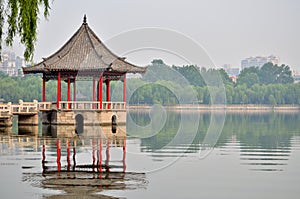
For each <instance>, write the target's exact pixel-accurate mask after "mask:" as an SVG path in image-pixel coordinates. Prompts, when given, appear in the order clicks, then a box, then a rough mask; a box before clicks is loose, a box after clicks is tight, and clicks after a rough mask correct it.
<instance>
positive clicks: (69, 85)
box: [68, 76, 71, 109]
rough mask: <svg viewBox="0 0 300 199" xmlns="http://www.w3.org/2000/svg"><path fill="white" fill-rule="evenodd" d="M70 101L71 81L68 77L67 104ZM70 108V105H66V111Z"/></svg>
mask: <svg viewBox="0 0 300 199" xmlns="http://www.w3.org/2000/svg"><path fill="white" fill-rule="evenodd" d="M70 101H71V79H70V76H69V77H68V102H70ZM70 108H71V104H70V103H68V109H70Z"/></svg>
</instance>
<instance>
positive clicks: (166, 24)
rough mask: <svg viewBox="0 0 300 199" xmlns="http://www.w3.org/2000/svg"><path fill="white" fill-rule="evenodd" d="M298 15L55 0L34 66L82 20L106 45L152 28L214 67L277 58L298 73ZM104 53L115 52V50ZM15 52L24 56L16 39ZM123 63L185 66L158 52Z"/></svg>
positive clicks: (222, 4) (252, 5) (262, 8)
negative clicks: (192, 46) (183, 41)
mask: <svg viewBox="0 0 300 199" xmlns="http://www.w3.org/2000/svg"><path fill="white" fill-rule="evenodd" d="M299 9H300V2H299V1H297V0H286V1H283V0H262V1H258V0H252V1H249V0H242V1H241V0H211V1H204V0H200V1H196V0H186V1H172V0H163V1H158V0H144V1H139V0H124V1H119V0H112V1H104V0H102V1H96V0H88V1H71V0H64V1H58V0H56V1H53V3H52V4H51V10H50V16H49V20H45V19H44V18H43V17H42V16H40V21H39V25H38V41H37V44H36V49H35V53H34V62H39V61H41V60H42V58H43V57H48V56H50V55H51V54H53V53H54V52H55V51H57V50H58V49H59V48H60V47H62V45H63V44H65V43H66V42H67V40H68V39H69V38H70V36H71V35H73V34H74V32H75V31H77V29H78V28H79V27H80V25H81V23H82V19H83V16H84V14H86V15H87V20H88V24H89V26H90V27H91V28H92V29H93V30H94V32H95V33H96V34H97V35H98V36H99V37H100V39H101V40H102V41H103V42H104V43H106V41H108V43H110V40H111V39H112V38H114V37H115V36H116V35H119V34H122V33H124V32H128V31H131V30H136V29H143V28H149V27H155V28H157V29H163V30H171V31H173V32H175V33H178V34H181V35H184V36H186V37H187V38H190V39H191V40H192V41H194V42H195V43H197V44H198V45H199V46H200V47H201V48H203V49H204V50H203V52H206V53H207V56H208V57H209V58H210V59H211V60H212V62H213V63H214V64H215V65H216V66H218V67H220V66H223V65H224V64H231V65H232V66H234V67H240V66H241V60H243V59H245V58H247V57H250V56H254V57H255V56H269V55H276V56H278V57H280V63H282V64H287V65H289V66H290V67H291V68H292V69H293V70H298V71H299V70H300V58H299V55H298V54H299V52H300V39H299V38H298V37H299V35H300V27H299V25H298V24H299V21H300V12H298V10H299ZM41 13H42V12H41ZM137 37H138V35H137ZM157 39H158V40H159V39H160V38H157ZM131 40H132V42H134V39H131ZM125 44H126V42H125V43H124V45H125ZM120 45H123V43H120ZM178 46H179V47H180V45H178ZM141 47H143V46H141ZM108 48H110V49H111V50H112V51H113V52H115V49H114V45H112V46H110V45H108ZM122 48H126V46H123V47H122ZM13 50H14V51H15V52H16V53H17V54H22V50H23V48H22V46H20V45H19V44H18V40H17V39H16V41H15V45H14V47H13ZM129 50H132V49H129ZM116 51H117V52H118V50H116ZM117 54H118V53H117ZM149 54H151V56H149ZM118 55H120V56H122V54H118ZM152 55H153V56H152ZM160 55H161V56H162V57H159V56H160ZM126 57H127V59H129V60H130V61H131V62H133V63H136V64H138V65H145V64H150V62H151V61H152V59H156V58H162V59H163V60H164V61H165V59H164V58H166V63H167V64H170V65H172V64H174V65H181V64H186V63H185V62H184V61H180V60H178V59H176V58H174V57H172V56H168V55H167V56H165V53H161V52H150V51H147V52H142V53H127V54H126ZM192 64H194V63H192ZM196 64H197V63H196Z"/></svg>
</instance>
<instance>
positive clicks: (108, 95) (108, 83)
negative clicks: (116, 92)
mask: <svg viewBox="0 0 300 199" xmlns="http://www.w3.org/2000/svg"><path fill="white" fill-rule="evenodd" d="M106 102H107V108H108V109H110V103H109V102H110V79H107V80H106Z"/></svg>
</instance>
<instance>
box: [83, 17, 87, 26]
mask: <svg viewBox="0 0 300 199" xmlns="http://www.w3.org/2000/svg"><path fill="white" fill-rule="evenodd" d="M83 24H87V23H86V15H84V17H83Z"/></svg>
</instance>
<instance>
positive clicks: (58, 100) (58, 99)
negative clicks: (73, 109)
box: [56, 72, 61, 108]
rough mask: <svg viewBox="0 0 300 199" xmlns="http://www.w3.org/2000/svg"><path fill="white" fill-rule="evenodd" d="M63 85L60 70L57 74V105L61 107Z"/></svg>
mask: <svg viewBox="0 0 300 199" xmlns="http://www.w3.org/2000/svg"><path fill="white" fill-rule="evenodd" d="M60 89H61V86H60V72H58V74H57V98H56V99H57V102H56V103H57V104H56V107H57V108H59V102H60V99H61V91H60Z"/></svg>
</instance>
